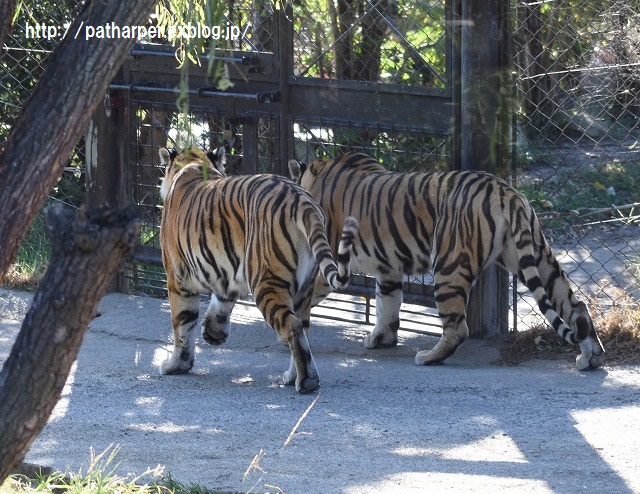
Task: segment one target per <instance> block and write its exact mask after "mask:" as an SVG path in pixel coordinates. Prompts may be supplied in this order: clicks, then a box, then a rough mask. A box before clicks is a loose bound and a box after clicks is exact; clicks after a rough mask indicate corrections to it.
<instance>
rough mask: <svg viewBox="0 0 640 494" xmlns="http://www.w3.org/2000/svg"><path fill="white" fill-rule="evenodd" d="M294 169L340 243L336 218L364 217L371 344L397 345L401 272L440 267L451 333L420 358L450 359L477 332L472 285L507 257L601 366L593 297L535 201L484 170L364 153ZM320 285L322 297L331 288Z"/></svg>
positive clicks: (439, 293)
mask: <svg viewBox="0 0 640 494" xmlns="http://www.w3.org/2000/svg"><path fill="white" fill-rule="evenodd" d="M289 167H290V171H291V174H292V176H293V178H294V179H295V180H296V181H297V182H298V183H300V184H301V185H302V186H303V187H304V188H305V189H307V190H308V191H309V192H310V193H311V195H312V196H313V197H314V198H315V199H316V200H317V201H318V202H319V203H320V205H321V206H322V208H323V209H324V210H325V213H326V214H327V218H328V221H327V232H328V237H329V242H330V243H331V245H332V246H333V247H334V248H335V246H336V245H337V244H336V242H337V233H338V224H335V223H334V222H333V219H334V218H340V217H344V216H345V215H352V216H354V217H355V218H357V220H358V222H359V225H360V227H359V235H358V237H357V239H356V242H355V244H354V258H353V260H352V269H353V270H354V271H362V272H365V273H369V274H371V275H374V276H375V277H376V316H377V321H376V326H375V328H374V329H373V331H372V332H371V334H370V335H368V336H367V337H366V338H365V345H367V346H368V347H371V348H373V347H379V346H391V345H395V344H396V343H397V331H398V328H399V325H400V321H399V309H400V303H401V300H402V276H403V275H404V274H421V273H425V272H428V271H430V270H431V269H432V268H433V272H434V279H435V287H434V288H435V298H436V305H437V306H438V310H439V313H440V316H441V319H442V321H443V330H444V333H443V337H442V338H441V339H440V341H439V342H438V344H437V345H436V347H435V348H434V349H433V350H431V351H430V352H419V353H418V355H417V356H416V362H417V363H419V364H430V363H437V362H441V361H442V360H444V359H445V358H446V357H448V356H449V355H451V353H453V351H455V349H456V348H457V346H459V345H460V344H461V343H462V342H463V341H464V340H465V339H466V338H467V337H468V327H467V324H466V304H467V301H468V296H469V292H470V289H471V286H472V285H473V283H474V282H475V280H476V279H477V277H478V276H479V274H480V273H481V272H482V270H483V269H484V268H485V267H486V266H487V265H488V264H490V263H492V262H498V263H500V264H502V265H504V266H505V267H506V268H507V269H509V270H510V271H511V272H513V273H517V274H518V275H519V276H520V278H521V279H522V280H523V282H524V283H525V284H526V285H527V287H528V288H529V289H530V290H531V292H532V294H533V296H534V298H535V300H536V302H537V303H538V306H539V308H540V310H541V312H542V313H543V315H544V316H545V317H546V318H547V320H549V322H550V323H551V324H552V326H553V327H554V329H555V330H556V331H557V332H558V334H560V335H561V336H562V337H563V338H565V339H566V340H567V341H569V342H572V343H580V346H581V350H582V353H581V355H580V356H579V357H578V361H577V366H578V367H579V368H581V369H583V368H590V367H597V366H599V365H600V364H601V362H602V348H601V345H600V343H599V341H598V340H597V335H596V333H595V330H594V329H593V324H592V322H591V318H590V316H589V313H588V310H587V308H586V306H585V304H584V303H583V302H580V301H579V300H578V299H577V298H576V297H575V295H574V294H573V291H572V290H571V287H570V284H569V282H568V280H567V278H566V276H565V274H564V272H563V271H562V269H561V268H560V266H559V264H558V262H557V261H556V259H555V257H554V256H553V253H552V252H551V249H550V247H549V245H548V243H547V241H546V240H545V238H544V235H543V233H542V230H541V228H540V224H539V222H538V219H537V217H536V215H535V212H534V211H533V209H532V208H531V205H530V204H529V202H528V201H527V200H526V199H525V198H524V197H523V196H522V195H521V194H520V193H518V192H517V191H516V190H514V189H513V188H512V187H510V186H509V185H508V184H507V183H506V182H504V181H502V180H500V179H498V178H496V177H495V176H493V175H491V174H488V173H484V172H469V171H453V172H431V173H395V172H391V171H388V170H387V169H385V168H384V167H383V166H382V165H380V164H379V163H378V162H377V161H376V160H374V159H373V158H371V157H369V156H367V155H365V154H362V153H347V154H345V155H343V156H341V157H339V158H336V159H335V160H332V159H330V160H323V161H315V162H313V163H310V164H308V165H300V164H299V163H297V162H295V161H290V162H289ZM317 291H318V292H320V293H319V296H317V297H316V298H315V299H314V300H315V301H316V302H317V301H318V300H319V299H320V298H321V297H322V295H323V294H324V293H323V292H322V289H319V290H317Z"/></svg>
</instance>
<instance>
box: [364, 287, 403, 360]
mask: <svg viewBox="0 0 640 494" xmlns="http://www.w3.org/2000/svg"><path fill="white" fill-rule="evenodd" d="M401 305H402V278H400V280H393V279H392V280H382V281H380V280H377V279H376V325H375V326H374V328H373V330H372V331H371V333H369V334H368V335H367V336H365V337H364V346H366V347H367V348H388V347H392V346H396V345H397V344H398V329H399V328H400V306H401Z"/></svg>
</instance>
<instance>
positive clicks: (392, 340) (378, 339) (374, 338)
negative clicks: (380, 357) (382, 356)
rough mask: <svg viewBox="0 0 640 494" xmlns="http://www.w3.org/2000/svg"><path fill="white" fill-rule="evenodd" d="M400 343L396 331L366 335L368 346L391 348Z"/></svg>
mask: <svg viewBox="0 0 640 494" xmlns="http://www.w3.org/2000/svg"><path fill="white" fill-rule="evenodd" d="M397 344H398V335H397V334H394V333H377V334H374V332H371V333H369V334H368V335H367V336H365V337H364V346H366V347H367V348H390V347H394V346H396V345H397Z"/></svg>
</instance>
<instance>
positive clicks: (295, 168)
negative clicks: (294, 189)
mask: <svg viewBox="0 0 640 494" xmlns="http://www.w3.org/2000/svg"><path fill="white" fill-rule="evenodd" d="M287 165H288V166H289V175H291V178H292V179H293V181H294V182H296V183H298V184H299V183H300V180H301V179H302V175H303V174H304V171H305V170H306V169H307V164H306V163H300V162H298V161H296V160H289V162H288V163H287Z"/></svg>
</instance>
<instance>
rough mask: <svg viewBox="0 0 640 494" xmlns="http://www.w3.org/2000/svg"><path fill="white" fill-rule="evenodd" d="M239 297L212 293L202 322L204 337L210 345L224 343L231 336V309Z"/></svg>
mask: <svg viewBox="0 0 640 494" xmlns="http://www.w3.org/2000/svg"><path fill="white" fill-rule="evenodd" d="M236 300H237V297H236V296H235V295H231V296H230V297H228V298H223V297H218V296H216V295H215V294H214V293H212V294H211V301H210V302H209V307H208V308H207V312H206V313H205V318H204V321H203V322H202V338H203V339H204V341H206V342H207V343H209V344H210V345H216V346H217V345H222V344H223V343H224V342H225V341H226V340H227V337H228V336H229V327H230V326H231V311H232V310H233V307H234V306H235V305H236Z"/></svg>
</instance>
